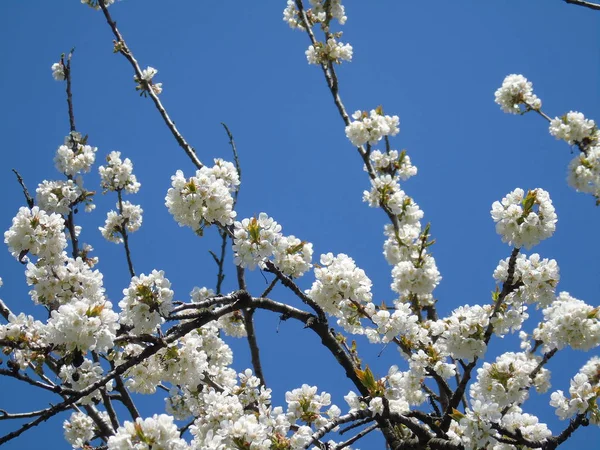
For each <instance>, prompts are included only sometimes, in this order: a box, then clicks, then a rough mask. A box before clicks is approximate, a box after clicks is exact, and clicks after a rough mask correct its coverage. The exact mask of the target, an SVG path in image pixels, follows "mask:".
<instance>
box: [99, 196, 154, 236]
mask: <svg viewBox="0 0 600 450" xmlns="http://www.w3.org/2000/svg"><path fill="white" fill-rule="evenodd" d="M117 208H118V209H119V210H120V212H116V211H109V212H108V214H107V216H106V222H105V223H104V226H103V227H99V229H100V232H101V233H102V236H103V237H104V239H106V240H107V241H110V242H114V243H115V244H120V243H121V242H123V230H127V232H128V233H133V232H134V231H137V230H139V229H140V227H141V226H142V213H143V212H144V211H143V210H142V208H141V206H139V205H134V204H132V203H131V202H128V201H124V202H122V203H121V204H119V203H117Z"/></svg>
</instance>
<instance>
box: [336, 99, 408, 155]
mask: <svg viewBox="0 0 600 450" xmlns="http://www.w3.org/2000/svg"><path fill="white" fill-rule="evenodd" d="M352 118H353V119H354V121H353V122H352V123H351V124H350V125H348V126H347V127H346V137H347V138H348V139H349V140H350V142H352V145H355V146H356V147H359V146H361V145H363V144H366V143H367V142H368V143H369V144H371V145H374V144H376V143H377V142H379V141H380V140H381V138H383V137H384V136H395V135H396V134H398V132H399V131H400V128H399V124H400V119H399V118H398V116H387V115H384V114H383V111H382V109H381V108H377V109H373V110H371V112H370V113H367V112H366V111H364V112H363V111H356V112H355V113H354V114H352Z"/></svg>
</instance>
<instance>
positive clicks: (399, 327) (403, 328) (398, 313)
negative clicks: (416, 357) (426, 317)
mask: <svg viewBox="0 0 600 450" xmlns="http://www.w3.org/2000/svg"><path fill="white" fill-rule="evenodd" d="M371 319H372V320H373V322H374V323H375V325H377V330H374V329H367V332H366V334H367V337H368V338H369V341H371V342H384V343H388V342H391V341H392V340H393V339H394V338H395V337H397V336H402V337H404V338H406V340H408V341H411V342H426V341H427V340H428V338H427V330H425V329H424V328H423V327H421V326H420V325H419V318H418V316H417V315H415V314H414V313H413V311H412V310H411V308H410V305H409V304H408V303H401V302H396V303H395V309H394V311H393V312H392V313H390V311H388V310H387V309H380V310H379V311H377V313H376V314H374V315H373V316H371Z"/></svg>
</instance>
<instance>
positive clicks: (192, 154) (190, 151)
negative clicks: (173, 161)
mask: <svg viewBox="0 0 600 450" xmlns="http://www.w3.org/2000/svg"><path fill="white" fill-rule="evenodd" d="M98 4H99V5H100V8H101V9H102V12H103V13H104V17H105V18H106V22H107V23H108V25H109V26H110V29H111V30H112V32H113V34H114V36H115V38H116V45H115V49H117V48H118V51H119V52H120V53H121V54H122V55H123V56H124V57H125V59H127V61H129V63H130V64H131V67H133V71H134V72H135V75H136V77H137V78H138V79H140V80H142V69H140V66H139V64H138V62H137V60H136V59H135V58H134V57H133V53H132V52H131V50H130V49H129V47H128V46H127V44H126V43H125V39H123V36H122V35H121V33H120V32H119V30H118V28H117V24H116V23H115V21H114V20H113V19H112V17H111V15H110V13H109V12H108V9H107V8H106V5H105V4H104V0H98ZM148 95H149V96H150V98H151V99H152V101H153V102H154V105H155V106H156V109H158V112H159V113H160V115H161V117H162V118H163V120H164V122H165V124H166V125H167V127H168V128H169V130H170V131H171V134H172V135H173V137H174V138H175V140H176V141H177V143H178V144H179V146H180V147H181V148H182V149H183V150H184V151H185V153H186V155H188V157H189V158H190V160H191V161H192V163H193V164H194V165H195V166H196V167H197V168H198V169H200V168H202V166H203V164H202V163H201V162H200V160H199V159H198V156H197V155H196V150H194V148H193V147H192V146H191V145H190V144H188V143H187V141H186V140H185V139H184V137H183V136H182V134H181V133H180V132H179V130H178V129H177V127H176V126H175V123H174V122H173V121H172V120H171V118H170V117H169V114H167V110H166V109H165V107H164V106H163V104H162V103H161V101H160V100H159V98H158V96H157V95H156V94H155V93H154V91H152V89H148Z"/></svg>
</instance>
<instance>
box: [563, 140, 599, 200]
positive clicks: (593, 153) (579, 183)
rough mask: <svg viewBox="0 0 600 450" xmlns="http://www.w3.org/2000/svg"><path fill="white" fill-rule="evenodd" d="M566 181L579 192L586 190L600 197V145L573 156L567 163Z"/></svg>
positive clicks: (597, 197)
mask: <svg viewBox="0 0 600 450" xmlns="http://www.w3.org/2000/svg"><path fill="white" fill-rule="evenodd" d="M567 181H568V183H569V185H570V186H571V187H572V188H574V189H575V190H576V191H579V192H587V193H589V194H592V195H593V196H594V197H596V199H597V201H598V200H599V199H600V145H597V146H595V147H590V148H589V149H588V151H587V152H586V153H581V154H579V155H577V156H575V157H574V158H573V159H572V160H571V163H570V164H569V170H568V176H567Z"/></svg>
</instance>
